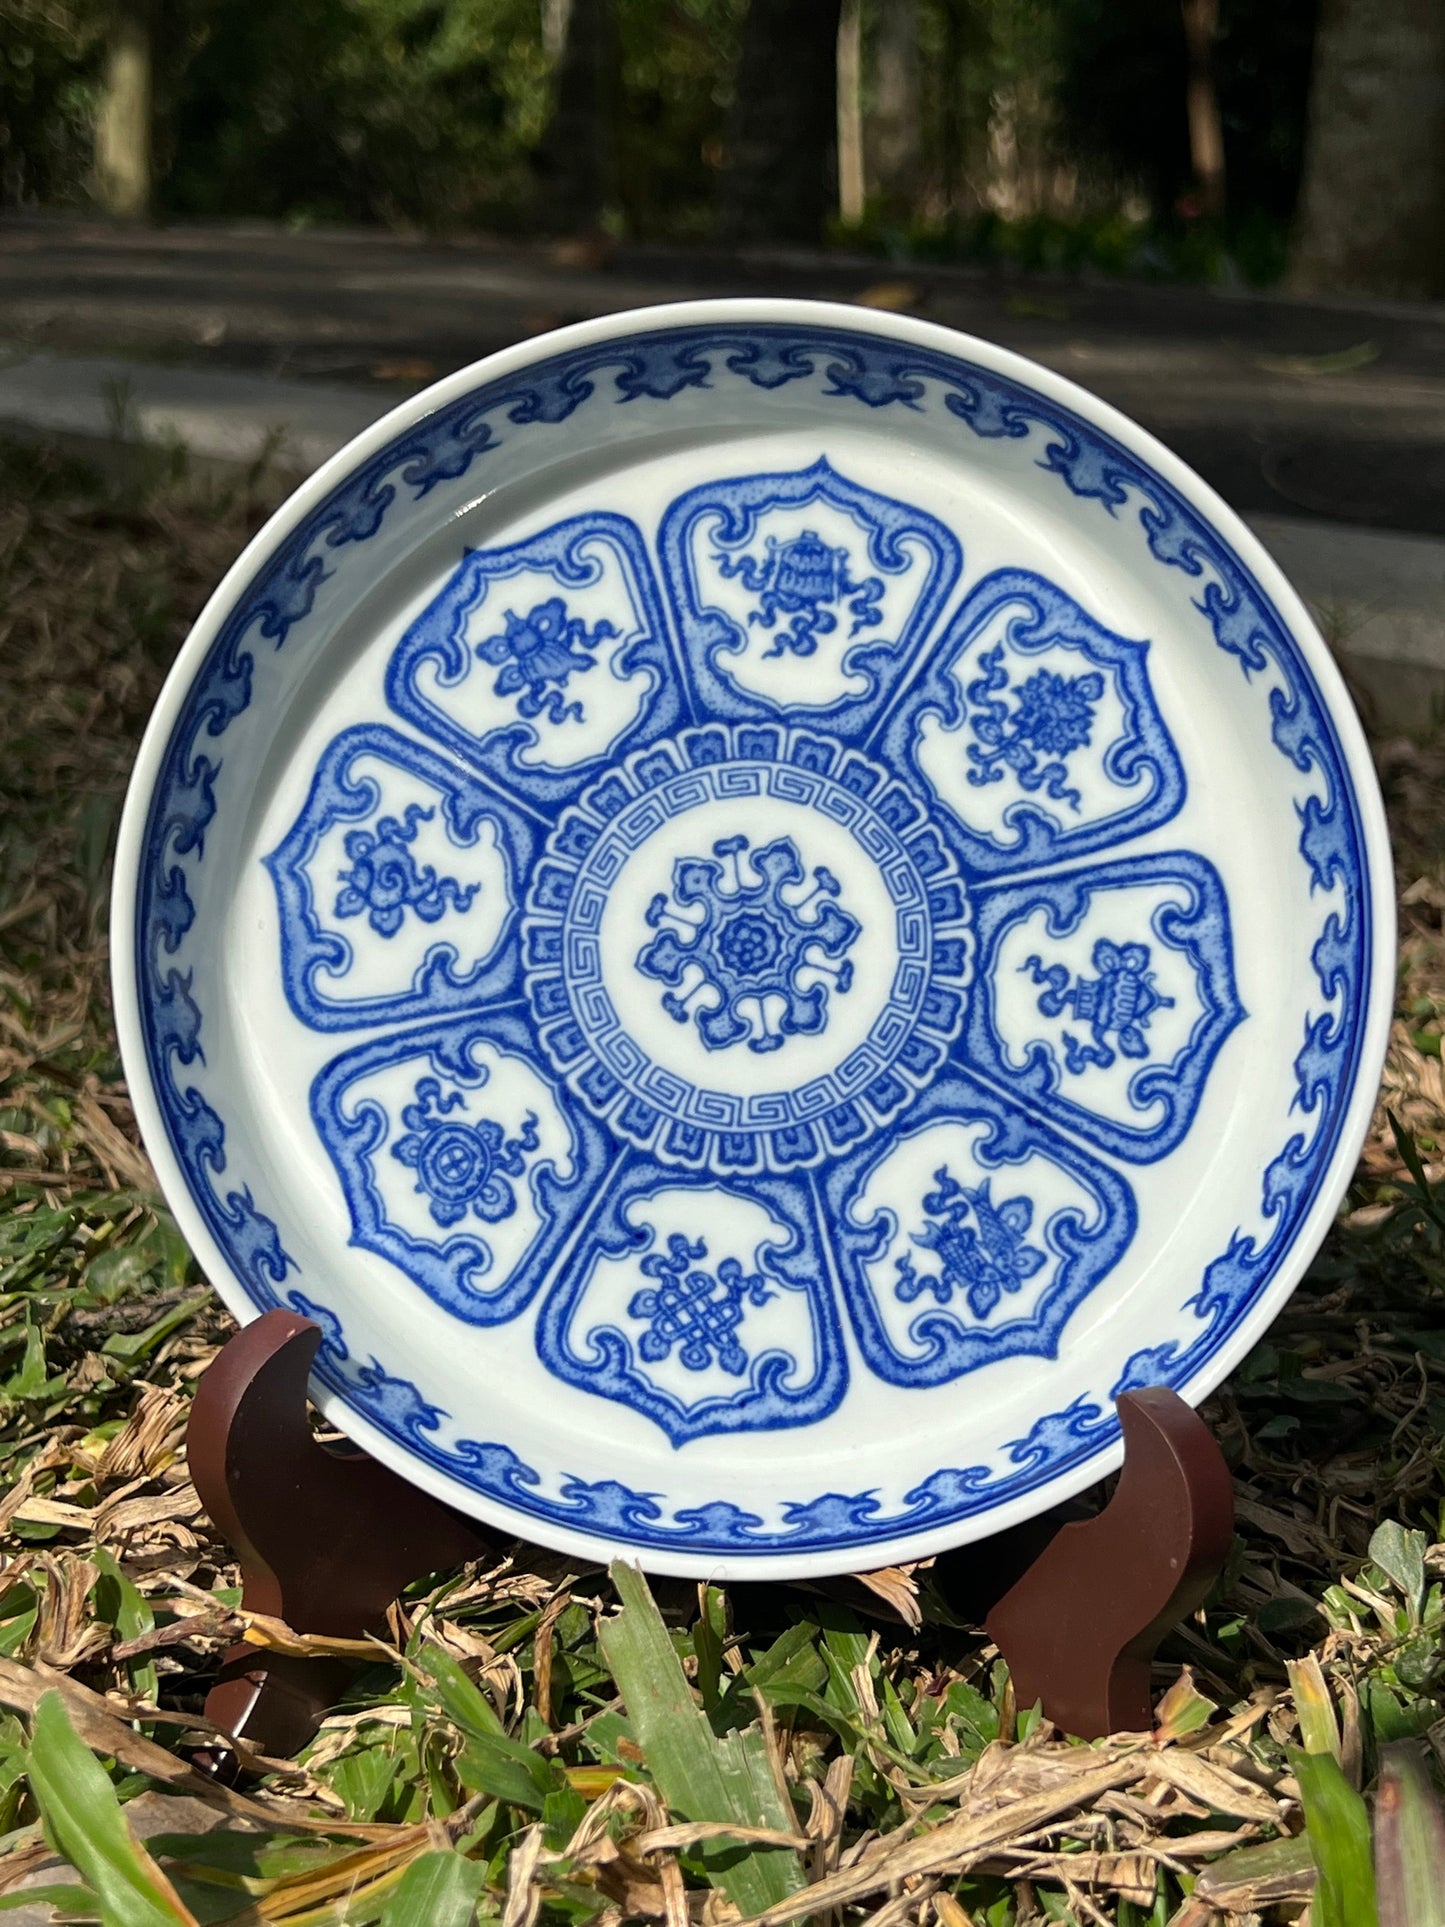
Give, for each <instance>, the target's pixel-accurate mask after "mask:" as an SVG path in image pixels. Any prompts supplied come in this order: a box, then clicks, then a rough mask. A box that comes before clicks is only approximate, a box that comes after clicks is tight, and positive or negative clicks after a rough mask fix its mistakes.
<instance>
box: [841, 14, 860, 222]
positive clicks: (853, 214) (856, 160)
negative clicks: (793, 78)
mask: <svg viewBox="0 0 1445 1927" xmlns="http://www.w3.org/2000/svg"><path fill="white" fill-rule="evenodd" d="M865 198H866V188H865V184H864V179H863V0H843V4H842V11H841V14H840V16H839V20H838V214H839V217H840V219H842V220H844V221H846V222H848V223H849V225H850V226H856V225H857V224H858V222H859V221H861V220H862V219H863V208H864V202H865Z"/></svg>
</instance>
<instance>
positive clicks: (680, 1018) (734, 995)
mask: <svg viewBox="0 0 1445 1927" xmlns="http://www.w3.org/2000/svg"><path fill="white" fill-rule="evenodd" d="M747 849H748V839H747V838H746V837H745V836H727V837H721V838H719V839H718V841H717V842H716V843H714V844H713V855H712V857H711V858H697V857H689V858H682V859H679V861H678V862H677V863H676V864H675V865H674V866H673V873H672V892H671V895H670V896H667V895H664V894H662V893H661V892H659V893H658V894H657V895H656V896H654V897H653V898H652V901H651V902H650V903H649V904H648V906H647V924H648V928H649V929H652V930H658V931H659V934H658V935H657V936H656V937H654V938H653V940H652V942H651V943H649V944H647V945H645V946H644V948H643V949H642V950H640V951H639V952H638V955H637V968H638V969H639V970H640V971H641V972H642V974H643V975H644V976H645V977H655V978H657V980H658V982H659V983H664V984H672V985H674V986H677V985H680V984H681V983H682V982H683V980H684V978H685V977H686V976H687V975H688V974H689V972H690V971H691V970H693V969H696V970H697V971H699V972H700V976H699V979H698V983H697V986H696V988H695V989H694V990H692V991H690V992H689V993H688V995H687V996H686V997H678V996H676V995H675V994H674V992H673V991H671V990H670V991H668V992H667V994H666V995H665V996H664V997H663V999H662V1007H663V1009H664V1010H665V1011H666V1012H667V1014H668V1016H669V1017H671V1018H672V1019H673V1021H674V1022H675V1023H679V1024H685V1023H687V1022H688V1021H689V1020H690V1019H691V1020H692V1021H695V1022H696V1024H697V1028H698V1033H699V1035H700V1036H701V1038H702V1041H703V1042H704V1044H706V1045H707V1047H708V1049H709V1050H726V1049H727V1047H728V1046H729V1045H730V1044H736V1043H740V1042H743V1041H746V1044H747V1047H748V1049H749V1050H751V1051H775V1050H779V1049H780V1048H781V1047H782V1045H783V1043H784V1042H785V1041H786V1039H787V1038H788V1037H789V1036H798V1035H802V1034H806V1033H809V1032H812V1031H820V1030H824V1029H826V1028H827V1023H828V991H829V988H831V989H832V992H833V994H834V995H835V996H839V997H841V996H843V995H844V994H845V993H846V991H847V989H848V986H849V985H850V984H851V983H852V981H853V966H852V965H851V964H850V963H849V962H848V961H847V953H848V951H849V950H851V949H852V947H853V945H854V943H856V941H857V939H858V935H859V932H860V930H861V929H862V925H861V924H860V923H859V921H858V919H857V918H856V917H854V916H850V915H849V914H848V912H847V911H846V910H841V909H839V907H838V905H837V903H836V901H831V899H836V897H837V896H838V894H839V891H840V888H841V886H840V884H839V882H838V879H837V878H836V877H835V876H834V875H833V873H832V871H831V870H828V869H826V868H825V867H824V866H823V865H822V864H821V863H820V864H818V865H817V866H816V867H815V868H814V870H813V880H812V887H811V889H810V890H809V891H808V893H807V894H806V895H805V896H794V897H792V898H789V897H786V896H785V895H784V888H785V886H788V885H797V884H800V883H802V882H803V865H802V863H801V861H800V860H799V857H798V849H797V845H796V844H795V843H794V842H793V840H792V838H791V837H787V836H781V837H779V838H777V840H776V841H775V842H772V843H769V844H766V845H765V846H764V847H763V848H762V849H761V850H754V851H752V852H750V853H749V856H748V865H749V868H750V869H751V870H752V871H753V872H754V873H755V874H756V876H757V878H758V881H757V882H756V883H749V882H748V881H747V880H746V876H745V874H744V871H743V864H742V858H743V854H744V852H745V851H747ZM820 898H821V899H825V900H824V901H821V902H819V901H818V900H819V899H820ZM676 905H681V906H682V908H681V911H679V910H678V909H677V908H676V907H675V906H676ZM694 908H696V909H697V910H699V911H700V912H701V915H700V917H698V918H696V919H694V918H693V917H692V916H691V914H690V912H691V911H692V910H693V909H694ZM663 925H667V926H668V927H666V928H660V926H663ZM805 966H806V967H807V969H808V970H809V972H810V973H811V974H812V975H813V976H814V977H815V978H816V977H819V976H822V977H825V978H826V979H827V982H826V983H820V982H813V983H810V984H809V986H808V988H807V989H806V990H804V989H803V988H802V987H801V984H800V982H799V978H800V974H801V973H802V971H803V969H804V967H805ZM709 992H710V993H711V994H712V996H713V997H714V998H715V1000H716V1001H715V1002H714V1003H713V1004H712V1005H711V1006H708V1005H703V1006H701V1007H695V1003H696V999H697V997H698V996H699V994H702V993H709ZM774 1001H776V1002H777V1003H780V1004H781V1006H782V1008H781V1009H780V1010H779V1011H777V1012H776V1014H774V1012H773V1011H772V1010H771V1009H770V1008H769V1006H770V1004H771V1003H772V1002H774Z"/></svg>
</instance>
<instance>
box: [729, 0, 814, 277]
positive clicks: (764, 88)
mask: <svg viewBox="0 0 1445 1927" xmlns="http://www.w3.org/2000/svg"><path fill="white" fill-rule="evenodd" d="M839 4H840V0H752V3H751V5H750V6H749V8H748V12H747V20H746V23H745V25H744V29H743V44H742V55H741V58H740V60H739V63H738V75H737V84H736V89H735V94H734V100H733V109H732V113H731V115H730V117H729V121H728V130H727V135H726V139H725V153H724V157H723V171H722V182H721V208H720V211H721V220H722V226H723V229H724V232H725V233H726V234H727V235H728V236H729V237H730V238H732V239H734V240H742V241H750V240H767V239H774V240H780V241H804V242H814V241H817V240H818V238H819V236H820V235H821V233H822V231H823V224H824V222H825V221H826V219H827V217H828V215H829V214H830V213H831V212H832V209H833V206H834V193H835V181H836V146H837V127H838V83H837V66H838V17H839Z"/></svg>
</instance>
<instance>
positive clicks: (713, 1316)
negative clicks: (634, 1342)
mask: <svg viewBox="0 0 1445 1927" xmlns="http://www.w3.org/2000/svg"><path fill="white" fill-rule="evenodd" d="M706 1256H707V1245H706V1243H705V1242H704V1240H703V1239H701V1238H699V1239H698V1240H697V1242H696V1243H693V1242H692V1241H691V1240H689V1239H688V1238H686V1237H685V1236H684V1235H683V1234H682V1232H680V1231H674V1232H673V1234H672V1236H671V1237H670V1238H669V1239H668V1241H667V1251H666V1254H665V1255H664V1253H662V1252H660V1251H654V1252H652V1253H651V1254H650V1255H649V1256H648V1257H646V1258H644V1259H643V1261H642V1269H643V1271H644V1272H645V1273H646V1275H647V1276H648V1277H649V1278H656V1279H657V1280H658V1283H657V1286H656V1289H655V1290H651V1291H639V1292H637V1293H636V1294H635V1295H634V1296H633V1298H632V1300H631V1302H630V1303H629V1305H628V1307H627V1309H628V1312H629V1313H630V1314H631V1316H632V1317H633V1318H646V1319H649V1320H650V1321H651V1322H650V1324H649V1326H648V1329H647V1330H646V1331H645V1332H644V1333H643V1335H642V1338H641V1341H640V1342H639V1344H638V1350H639V1351H640V1352H641V1353H642V1356H643V1357H644V1358H645V1359H647V1360H648V1362H649V1363H650V1364H654V1365H655V1364H657V1363H658V1362H659V1361H660V1360H661V1359H664V1358H666V1357H667V1356H668V1355H669V1353H670V1352H671V1351H672V1348H673V1346H674V1345H677V1346H680V1347H681V1349H680V1351H679V1352H678V1357H679V1358H680V1359H681V1360H682V1363H683V1364H684V1365H685V1366H686V1367H687V1369H688V1370H689V1371H690V1372H700V1371H702V1370H703V1369H704V1367H705V1366H707V1365H710V1364H711V1363H712V1361H713V1359H714V1357H715V1358H716V1359H717V1362H718V1364H719V1365H721V1367H722V1368H723V1370H724V1371H725V1372H728V1373H730V1374H731V1376H732V1377H734V1378H740V1377H741V1376H742V1374H743V1373H744V1372H745V1371H746V1370H747V1365H748V1354H747V1352H746V1350H745V1349H744V1347H743V1346H742V1345H741V1344H740V1343H739V1342H738V1338H737V1329H738V1326H739V1325H740V1324H741V1323H742V1321H743V1307H744V1305H745V1304H752V1305H765V1304H766V1303H767V1302H768V1300H769V1299H770V1298H771V1297H772V1296H773V1294H772V1292H770V1291H769V1290H768V1288H767V1286H766V1284H765V1283H764V1282H763V1279H762V1277H761V1275H760V1274H759V1273H758V1272H756V1271H746V1272H745V1271H744V1270H743V1268H742V1266H741V1265H740V1264H739V1263H738V1261H737V1259H736V1258H724V1259H723V1261H722V1263H721V1264H720V1265H719V1266H718V1268H717V1276H716V1277H715V1278H714V1277H713V1275H712V1273H711V1272H708V1271H696V1270H693V1269H691V1267H692V1266H694V1265H696V1264H697V1263H699V1262H700V1261H701V1260H702V1259H704V1258H706Z"/></svg>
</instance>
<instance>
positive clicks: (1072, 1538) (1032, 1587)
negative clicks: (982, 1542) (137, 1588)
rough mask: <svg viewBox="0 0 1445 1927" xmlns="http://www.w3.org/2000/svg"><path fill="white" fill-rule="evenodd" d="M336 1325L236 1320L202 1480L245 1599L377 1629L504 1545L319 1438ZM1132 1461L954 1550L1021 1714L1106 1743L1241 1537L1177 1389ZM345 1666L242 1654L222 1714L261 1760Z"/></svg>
mask: <svg viewBox="0 0 1445 1927" xmlns="http://www.w3.org/2000/svg"><path fill="white" fill-rule="evenodd" d="M320 1341H321V1332H320V1328H319V1327H318V1326H316V1325H315V1324H313V1323H312V1322H311V1321H310V1320H309V1319H306V1318H301V1317H299V1316H298V1315H297V1314H295V1313H294V1312H288V1311H271V1312H267V1313H266V1314H265V1316H264V1317H261V1318H258V1319H257V1320H256V1321H255V1323H254V1324H251V1325H248V1326H247V1327H246V1328H245V1329H244V1330H243V1331H240V1332H237V1334H236V1335H235V1337H234V1338H232V1339H231V1340H230V1342H229V1343H228V1344H227V1345H226V1346H225V1347H224V1348H223V1349H222V1351H221V1352H220V1354H219V1356H218V1357H217V1358H216V1359H215V1361H214V1363H213V1364H212V1365H211V1366H210V1368H209V1369H208V1370H207V1372H206V1373H205V1376H204V1377H203V1378H202V1380H201V1383H200V1385H199V1386H198V1388H197V1391H196V1398H195V1403H194V1406H193V1408H192V1412H191V1420H190V1430H189V1433H188V1436H187V1449H188V1452H189V1455H190V1467H191V1476H192V1478H193V1479H194V1480H195V1484H196V1490H197V1491H198V1492H199V1493H200V1496H201V1499H202V1502H203V1503H204V1505H205V1507H206V1510H207V1511H208V1512H209V1514H210V1516H211V1518H212V1520H213V1521H214V1522H215V1524H216V1526H217V1527H218V1528H219V1529H220V1531H221V1532H222V1533H224V1535H225V1536H226V1538H227V1539H229V1540H230V1542H231V1545H232V1546H233V1547H234V1548H235V1551H236V1555H237V1557H238V1558H239V1560H240V1562H241V1571H242V1574H243V1579H244V1587H245V1592H244V1604H245V1606H246V1607H247V1609H248V1610H250V1611H252V1612H258V1613H266V1614H270V1615H272V1616H274V1617H275V1618H278V1619H282V1620H284V1621H285V1622H286V1624H287V1625H288V1626H289V1627H290V1628H291V1629H292V1630H293V1631H294V1632H298V1633H313V1634H314V1633H324V1634H329V1635H331V1636H332V1637H340V1638H361V1637H364V1636H365V1635H366V1634H367V1633H370V1632H378V1631H380V1630H381V1629H382V1627H383V1625H384V1622H385V1614H386V1609H387V1607H388V1605H389V1604H390V1603H391V1601H392V1600H393V1599H395V1598H396V1596H397V1594H398V1593H399V1592H400V1591H401V1589H402V1588H403V1587H404V1586H405V1585H407V1584H408V1583H409V1582H410V1581H411V1580H413V1579H416V1578H419V1577H420V1576H421V1575H423V1574H424V1573H429V1572H437V1571H441V1570H443V1569H445V1568H447V1567H449V1566H455V1565H460V1564H461V1563H462V1561H463V1560H466V1559H472V1558H478V1557H481V1556H482V1555H484V1554H485V1553H486V1552H487V1551H488V1550H489V1547H488V1541H487V1539H486V1537H485V1535H484V1533H483V1532H482V1530H481V1529H480V1528H479V1527H477V1526H476V1525H474V1524H473V1523H472V1521H471V1520H469V1519H466V1518H464V1517H463V1516H462V1515H461V1514H460V1513H458V1512H453V1511H452V1510H450V1508H448V1507H447V1506H444V1505H440V1504H438V1502H437V1501H436V1500H434V1499H430V1498H428V1497H427V1496H426V1494H425V1493H422V1492H420V1491H418V1490H417V1489H416V1488H415V1487H414V1486H412V1485H409V1484H408V1483H407V1482H406V1480H404V1479H402V1478H400V1477H398V1476H397V1474H395V1473H394V1472H388V1471H387V1470H386V1469H385V1468H384V1467H383V1466H381V1465H379V1464H377V1462H376V1461H375V1460H374V1459H370V1458H368V1457H366V1455H365V1454H364V1453H361V1452H357V1451H350V1450H348V1451H333V1450H330V1449H329V1448H327V1447H324V1446H322V1445H320V1444H318V1443H317V1441H316V1439H315V1438H314V1437H313V1435H312V1431H311V1426H310V1422H309V1418H308V1409H307V1390H306V1388H307V1382H308V1379H309V1376H310V1372H311V1365H312V1362H313V1360H314V1359H315V1356H316V1350H317V1346H318V1345H319V1344H320ZM1118 1406H1119V1418H1120V1422H1121V1424H1122V1426H1123V1431H1124V1468H1123V1471H1122V1473H1121V1474H1120V1477H1119V1483H1118V1486H1117V1488H1116V1489H1115V1492H1114V1495H1113V1497H1112V1498H1111V1499H1110V1501H1109V1503H1108V1504H1107V1505H1106V1506H1105V1507H1104V1509H1103V1510H1102V1511H1101V1512H1099V1513H1097V1514H1096V1515H1095V1516H1094V1517H1092V1518H1085V1519H1077V1520H1075V1521H1073V1522H1072V1523H1061V1519H1062V1518H1063V1516H1064V1515H1062V1514H1059V1513H1053V1514H1050V1515H1048V1517H1047V1518H1043V1519H1036V1520H1032V1521H1030V1522H1029V1523H1028V1524H1027V1525H1025V1526H1021V1527H1018V1528H1015V1529H1014V1530H1012V1531H1010V1532H1007V1533H1004V1534H1001V1535H999V1536H998V1537H996V1538H994V1539H990V1540H989V1541H987V1542H986V1547H974V1546H968V1547H963V1548H960V1549H959V1550H958V1551H957V1552H953V1553H948V1554H945V1555H944V1557H943V1558H942V1559H941V1560H940V1561H939V1565H938V1572H937V1578H938V1580H939V1583H940V1584H941V1585H942V1586H943V1587H944V1588H945V1590H946V1592H947V1594H948V1595H949V1596H950V1597H951V1599H952V1600H953V1601H954V1602H955V1603H957V1604H958V1605H960V1606H961V1608H962V1609H963V1610H964V1611H966V1613H967V1614H968V1616H970V1617H972V1618H974V1619H976V1620H978V1621H981V1622H982V1623H983V1625H984V1626H985V1628H986V1630H987V1632H988V1634H989V1636H990V1638H991V1639H993V1640H994V1641H995V1643H996V1644H997V1646H998V1648H999V1650H1000V1652H1001V1653H1002V1654H1003V1656H1004V1658H1005V1659H1006V1660H1007V1662H1008V1665H1009V1670H1010V1673H1011V1675H1012V1677H1013V1681H1014V1688H1015V1695H1016V1699H1017V1703H1018V1704H1019V1705H1020V1706H1032V1705H1034V1704H1035V1703H1036V1702H1037V1703H1038V1704H1040V1705H1041V1706H1042V1708H1043V1711H1044V1713H1045V1714H1046V1716H1047V1717H1048V1718H1049V1719H1050V1720H1052V1721H1053V1722H1054V1724H1055V1725H1056V1726H1058V1727H1060V1728H1062V1729H1063V1730H1064V1731H1065V1732H1068V1733H1074V1734H1078V1735H1079V1736H1080V1737H1081V1738H1084V1739H1093V1738H1096V1737H1097V1736H1098V1735H1100V1734H1102V1733H1115V1732H1122V1731H1133V1730H1139V1729H1142V1728H1145V1727H1147V1726H1149V1725H1150V1723H1151V1721H1152V1718H1153V1714H1152V1707H1151V1695H1150V1661H1151V1659H1152V1657H1153V1655H1154V1652H1155V1649H1156V1648H1157V1646H1158V1644H1159V1641H1160V1640H1161V1639H1162V1638H1163V1637H1164V1635H1165V1633H1166V1632H1168V1631H1169V1630H1170V1628H1171V1627H1173V1626H1176V1625H1178V1624H1179V1623H1180V1621H1181V1620H1183V1619H1184V1618H1185V1617H1186V1616H1187V1615H1188V1614H1189V1613H1191V1612H1192V1611H1193V1610H1194V1609H1195V1607H1197V1606H1198V1605H1199V1604H1200V1603H1201V1602H1202V1600H1203V1598H1204V1596H1205V1594H1206V1593H1207V1592H1208V1590H1209V1588H1210V1586H1211V1585H1212V1583H1213V1581H1214V1579H1215V1577H1216V1575H1217V1574H1218V1572H1219V1571H1220V1569H1221V1567H1222V1566H1223V1564H1224V1560H1225V1557H1226V1555H1227V1553H1228V1551H1229V1545H1230V1540H1231V1536H1232V1534H1233V1530H1234V1501H1233V1492H1232V1488H1231V1484H1230V1477H1229V1471H1228V1468H1227V1467H1226V1465H1225V1462H1224V1457H1223V1454H1222V1453H1221V1452H1220V1449H1219V1446H1218V1443H1217V1442H1216V1440H1215V1438H1214V1435H1213V1433H1211V1431H1210V1430H1209V1428H1208V1426H1207V1425H1205V1423H1204V1421H1203V1420H1202V1419H1200V1418H1199V1417H1198V1416H1197V1414H1196V1413H1194V1412H1193V1411H1191V1409H1190V1408H1189V1406H1187V1405H1186V1404H1185V1403H1184V1401H1183V1399H1181V1398H1179V1397H1178V1396H1177V1395H1176V1394H1175V1393H1173V1392H1170V1391H1163V1390H1154V1391H1143V1392H1125V1393H1124V1394H1123V1396H1122V1397H1121V1398H1120V1399H1119V1402H1118ZM348 1670H349V1669H348V1666H347V1663H346V1662H345V1661H341V1660H335V1659H327V1658H299V1657H294V1656H287V1655H284V1654H280V1653H274V1652H268V1651H265V1650H263V1649H261V1648H259V1647H256V1646H250V1645H241V1646H234V1647H232V1648H231V1650H230V1651H229V1652H228V1653H227V1654H226V1656H225V1660H224V1662H223V1665H222V1669H221V1676H220V1678H219V1680H218V1681H217V1683H216V1685H215V1686H214V1687H213V1688H212V1689H211V1694H210V1698H209V1699H208V1700H207V1702H206V1712H207V1714H208V1716H209V1717H210V1718H211V1719H212V1720H213V1721H214V1722H215V1723H216V1724H217V1725H218V1726H220V1727H222V1728H224V1729H225V1730H226V1731H227V1732H229V1733H232V1734H234V1735H235V1736H236V1737H237V1738H240V1739H244V1740H246V1741H248V1742H249V1743H250V1744H251V1745H252V1746H254V1747H256V1748H258V1749H259V1750H260V1751H261V1752H263V1753H268V1754H271V1755H272V1756H275V1757H285V1756H288V1755H290V1754H293V1753H295V1752H296V1751H297V1750H298V1749H299V1748H300V1747H302V1746H303V1745H304V1744H305V1743H306V1741H307V1740H308V1739H309V1738H310V1737H311V1735H312V1734H313V1733H314V1732H315V1730H316V1726H317V1723H318V1721H319V1720H320V1719H321V1718H322V1716H323V1714H324V1713H325V1711H326V1709H327V1708H328V1707H329V1706H331V1705H333V1704H334V1703H335V1701H336V1699H337V1697H338V1695H339V1694H340V1692H341V1691H342V1689H343V1688H344V1686H345V1684H346V1680H347V1677H348Z"/></svg>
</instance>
